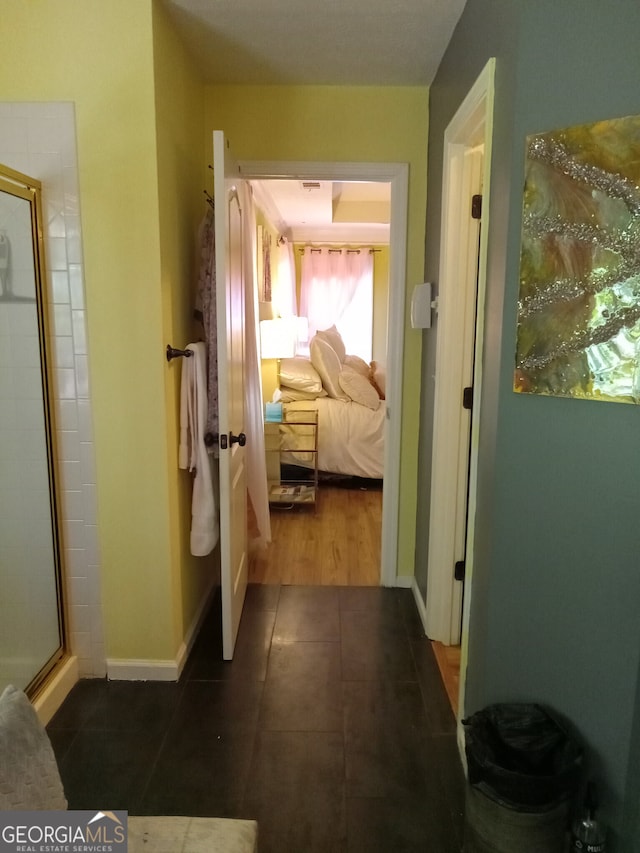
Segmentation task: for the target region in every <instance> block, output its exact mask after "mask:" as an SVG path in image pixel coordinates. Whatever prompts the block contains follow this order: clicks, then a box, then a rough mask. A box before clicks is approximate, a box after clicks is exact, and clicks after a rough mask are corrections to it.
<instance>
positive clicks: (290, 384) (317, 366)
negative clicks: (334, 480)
mask: <svg viewBox="0 0 640 853" xmlns="http://www.w3.org/2000/svg"><path fill="white" fill-rule="evenodd" d="M309 353H310V354H309V358H305V357H300V356H299V357H296V358H291V359H283V360H282V362H281V365H280V391H279V398H280V401H281V402H282V404H283V412H284V417H283V420H284V421H286V420H287V416H288V415H290V413H291V412H294V411H305V410H306V411H309V410H315V411H317V412H318V468H319V470H320V471H321V472H325V473H329V474H339V475H343V476H348V477H361V478H367V479H382V477H383V475H384V430H385V420H386V418H385V415H386V403H385V399H384V397H385V386H384V368H383V367H381V366H380V365H379V364H378V363H376V362H371V364H367V363H366V362H365V361H363V360H362V359H360V358H358V357H357V356H352V355H348V354H347V353H346V352H345V350H344V344H342V339H341V337H340V335H339V333H338V332H337V330H336V329H335V327H332V328H331V329H327V330H325V331H322V332H318V333H317V334H316V335H315V336H314V338H313V339H312V340H311V342H310V345H309ZM296 440H297V437H296V431H295V430H294V429H292V430H291V431H290V433H288V434H287V433H286V432H285V437H284V442H285V445H284V446H286V447H287V449H288V450H295V447H296ZM290 460H291V462H293V463H294V464H295V465H298V466H300V467H309V466H310V465H311V464H312V461H311V460H310V459H309V454H305V453H303V452H301V453H300V454H299V455H297V454H295V453H292V454H290Z"/></svg>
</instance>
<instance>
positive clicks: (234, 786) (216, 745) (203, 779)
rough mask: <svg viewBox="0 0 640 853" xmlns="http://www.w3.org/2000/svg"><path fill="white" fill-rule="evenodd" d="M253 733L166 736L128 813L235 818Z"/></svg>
mask: <svg viewBox="0 0 640 853" xmlns="http://www.w3.org/2000/svg"><path fill="white" fill-rule="evenodd" d="M253 743H254V732H253V731H251V730H246V729H240V728H237V729H235V730H233V731H229V730H225V731H222V732H221V733H220V734H218V735H211V734H208V735H202V734H199V733H197V732H195V731H194V730H192V729H191V730H189V729H185V730H182V731H179V732H175V731H174V732H173V733H169V735H168V736H167V738H166V740H165V743H164V744H163V746H162V749H161V750H160V754H159V756H158V759H157V762H156V764H155V766H154V768H153V772H152V774H151V777H150V780H149V783H148V785H147V786H146V789H145V790H144V794H143V796H142V797H141V799H140V801H139V804H138V805H137V807H136V809H135V810H134V811H131V810H130V811H131V813H133V814H151V815H152V814H168V815H176V814H179V815H189V816H200V817H238V816H239V815H240V809H241V805H242V798H243V796H244V791H245V786H246V782H247V777H248V773H249V767H250V764H251V754H252V751H253Z"/></svg>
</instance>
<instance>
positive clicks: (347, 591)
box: [339, 586, 398, 613]
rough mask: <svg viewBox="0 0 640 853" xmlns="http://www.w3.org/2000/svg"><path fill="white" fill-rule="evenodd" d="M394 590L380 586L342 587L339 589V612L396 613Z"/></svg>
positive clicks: (396, 603) (396, 601)
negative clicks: (385, 611)
mask: <svg viewBox="0 0 640 853" xmlns="http://www.w3.org/2000/svg"><path fill="white" fill-rule="evenodd" d="M395 593H396V590H394V589H386V588H385V587H382V586H343V587H340V588H339V596H340V610H341V611H342V612H347V611H350V610H367V611H384V610H387V611H392V612H394V613H395V612H397V610H398V600H397V597H396V594H395Z"/></svg>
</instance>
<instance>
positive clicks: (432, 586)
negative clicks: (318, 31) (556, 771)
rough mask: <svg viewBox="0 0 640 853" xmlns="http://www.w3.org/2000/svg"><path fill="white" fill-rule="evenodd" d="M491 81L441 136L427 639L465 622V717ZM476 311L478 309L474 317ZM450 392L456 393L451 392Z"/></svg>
mask: <svg viewBox="0 0 640 853" xmlns="http://www.w3.org/2000/svg"><path fill="white" fill-rule="evenodd" d="M494 76H495V59H493V58H492V59H490V60H489V61H488V62H487V64H486V65H485V67H484V69H483V71H482V72H481V74H480V75H479V77H478V79H477V80H476V82H475V84H474V85H473V87H472V88H471V90H470V91H469V93H468V94H467V96H466V98H465V99H464V101H463V102H462V104H461V105H460V107H459V108H458V110H457V112H456V114H455V115H454V117H453V118H452V120H451V122H450V123H449V125H448V127H447V129H446V131H445V135H444V154H443V192H442V231H441V238H440V279H439V296H438V314H439V319H438V341H437V348H436V392H435V401H434V439H433V451H432V459H433V462H432V477H431V494H432V495H434V496H437V499H436V500H433V501H432V511H431V517H430V520H429V521H430V523H429V562H428V567H429V571H428V577H427V591H426V605H425V627H426V631H427V635H428V636H429V637H430V638H431V639H432V640H439V641H440V642H442V643H444V644H445V645H451V644H452V642H455V643H457V642H458V639H457V637H458V636H459V635H460V622H461V624H462V635H461V661H460V701H459V709H460V711H459V713H460V717H462V716H463V714H464V684H465V672H466V661H467V652H468V626H469V605H470V600H471V593H472V574H473V542H474V523H475V509H476V491H477V472H478V427H479V411H480V406H481V399H482V351H483V343H484V342H483V332H484V308H485V293H486V268H487V245H488V239H487V235H488V231H489V223H488V214H489V203H490V199H489V196H490V173H491V141H492V135H493V103H494ZM478 150H481V151H482V155H481V156H482V158H483V160H482V169H481V174H480V175H479V174H478V170H477V168H476V169H474V168H470V164H472V163H473V160H474V154H475V152H476V151H478ZM470 155H471V156H470ZM478 178H480V179H481V186H482V195H483V201H482V228H481V232H480V241H479V260H478V268H477V290H476V281H475V271H474V270H473V269H470V264H469V258H468V253H467V252H465V251H462V252H460V247H461V246H463V247H469V251H470V247H471V245H472V242H473V241H472V235H473V231H474V230H475V231H476V232H477V225H475V224H474V221H473V220H472V219H471V215H470V204H471V196H472V194H473V193H474V192H477V189H476V187H475V186H474V182H475V184H476V186H477V181H478ZM474 251H477V249H474ZM461 282H462V288H461ZM461 290H462V293H461ZM472 302H473V303H474V304H473V306H472V305H471V303H472ZM476 305H477V311H475V308H476ZM470 310H474V311H475V313H476V320H475V329H474V331H475V345H474V346H469V343H470V342H469V340H468V337H469V331H468V329H469V325H468V324H465V314H466V315H467V316H468V314H469V311H470ZM472 328H473V327H472ZM465 345H466V346H465ZM464 352H466V353H467V355H466V357H464V358H463V357H462V356H461V353H464ZM470 360H471V361H470ZM465 361H466V363H465ZM470 370H472V371H473V389H474V392H473V397H474V399H473V408H472V412H471V439H470V441H471V451H470V460H469V484H468V490H469V491H468V494H469V499H468V509H467V513H468V524H467V537H466V539H467V547H466V557H465V561H466V565H465V585H464V602H461V598H462V589H461V586H462V585H461V583H460V582H459V581H456V580H455V579H454V577H453V569H454V562H455V559H456V556H455V547H456V543H457V542H458V544H459V535H458V540H456V532H458V534H459V530H460V528H461V523H462V521H463V519H461V518H460V502H459V501H458V488H459V480H458V478H457V477H456V478H452V477H451V471H453V470H457V469H458V465H459V460H460V447H461V440H462V436H463V435H464V433H465V430H466V429H468V426H467V424H466V423H465V419H464V418H463V417H461V412H462V389H463V387H464V384H465V371H467V373H466V375H469V372H470ZM451 389H457V390H454V391H453V392H452V390H451ZM458 390H459V392H460V393H459V394H458ZM456 586H457V587H458V589H456ZM461 605H462V607H461ZM461 609H462V613H461Z"/></svg>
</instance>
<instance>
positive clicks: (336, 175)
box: [239, 160, 409, 586]
mask: <svg viewBox="0 0 640 853" xmlns="http://www.w3.org/2000/svg"><path fill="white" fill-rule="evenodd" d="M239 166H240V174H241V175H242V177H243V178H246V179H247V180H251V179H252V178H255V179H259V178H283V179H288V178H292V179H296V180H316V181H370V182H375V181H379V182H384V183H389V184H391V227H390V235H389V311H388V325H387V330H388V335H387V422H386V430H385V445H384V489H383V499H382V546H381V564H380V583H381V584H382V586H396V585H397V583H398V507H399V500H400V436H401V430H400V428H401V424H402V357H403V353H404V331H405V328H404V312H405V293H406V267H407V208H408V199H409V167H408V165H407V164H406V163H331V162H307V161H279V160H264V161H263V160H260V161H258V160H245V161H240V162H239Z"/></svg>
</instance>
